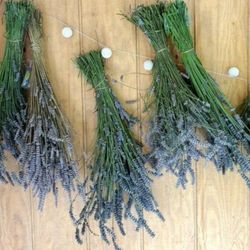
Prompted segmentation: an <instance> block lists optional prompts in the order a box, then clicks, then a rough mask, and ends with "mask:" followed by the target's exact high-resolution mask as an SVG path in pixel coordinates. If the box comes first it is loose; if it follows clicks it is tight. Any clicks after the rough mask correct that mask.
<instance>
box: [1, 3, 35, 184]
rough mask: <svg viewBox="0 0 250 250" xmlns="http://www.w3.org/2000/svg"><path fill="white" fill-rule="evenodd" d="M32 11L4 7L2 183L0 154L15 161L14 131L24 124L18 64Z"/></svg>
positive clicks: (20, 6) (15, 5)
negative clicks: (9, 156)
mask: <svg viewBox="0 0 250 250" xmlns="http://www.w3.org/2000/svg"><path fill="white" fill-rule="evenodd" d="M32 11H33V6H32V4H31V3H29V2H27V1H19V2H13V1H7V2H6V3H5V12H4V17H5V23H6V34H5V37H6V45H5V51H4V58H3V60H2V62H1V64H0V140H1V143H3V144H1V145H0V148H1V149H0V180H1V181H3V182H7V181H8V180H9V181H11V178H10V176H9V174H8V172H7V171H6V170H5V168H4V163H3V160H4V153H3V150H4V149H7V150H10V151H11V152H12V154H13V155H14V156H15V157H17V155H18V149H17V147H16V144H15V140H14V135H15V134H16V133H17V130H16V127H20V130H21V129H22V125H23V122H24V121H25V117H24V114H25V112H24V110H25V108H26V106H25V100H24V97H23V95H22V93H21V82H22V63H23V48H24V36H25V32H26V30H27V26H28V22H29V19H30V15H31V13H32ZM13 124H16V125H15V126H14V125H13ZM14 127H15V128H14ZM2 140H3V142H2ZM11 182H12V181H11Z"/></svg>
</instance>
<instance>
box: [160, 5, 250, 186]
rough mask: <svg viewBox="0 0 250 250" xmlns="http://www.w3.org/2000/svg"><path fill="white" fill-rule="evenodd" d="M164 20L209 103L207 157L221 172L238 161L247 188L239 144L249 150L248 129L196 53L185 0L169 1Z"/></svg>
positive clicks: (248, 162)
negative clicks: (208, 146)
mask: <svg viewBox="0 0 250 250" xmlns="http://www.w3.org/2000/svg"><path fill="white" fill-rule="evenodd" d="M164 20H165V29H166V33H167V34H168V33H170V34H171V36H172V38H173V41H174V43H175V45H176V46H177V48H178V49H179V51H180V53H181V58H182V61H183V63H184V66H185V68H186V71H187V73H188V75H189V77H190V78H191V80H192V85H193V88H194V89H195V91H196V94H197V96H198V97H199V98H200V99H201V100H202V101H204V102H207V103H209V104H210V107H211V112H210V113H209V116H210V120H211V125H212V126H213V127H214V128H215V131H216V132H214V133H213V134H210V141H211V143H212V144H213V148H208V153H207V155H206V158H207V159H208V160H213V161H214V163H215V165H216V167H217V170H218V171H222V172H223V173H224V172H225V171H226V170H233V169H234V164H235V165H238V166H239V173H240V174H241V175H242V177H243V179H244V180H245V181H246V183H247V185H248V186H249V188H250V179H249V172H250V158H249V156H248V155H244V153H242V152H241V151H240V148H239V146H243V147H244V149H245V151H246V152H249V150H250V148H249V145H250V144H249V141H250V135H249V130H248V129H247V128H246V125H245V124H244V122H243V121H242V120H241V118H240V116H239V115H238V114H237V113H236V111H235V108H234V107H232V105H231V104H230V102H229V101H228V100H227V98H226V97H225V95H224V94H223V93H222V91H221V90H220V88H219V86H218V84H217V83H216V81H215V80H214V79H213V78H212V77H211V76H210V75H209V74H208V73H207V71H206V70H205V69H204V67H203V66H202V64H201V62H200V60H199V58H198V57H197V55H196V53H195V51H194V45H193V40H192V36H191V34H190V31H189V20H188V10H187V6H186V4H185V3H184V1H182V0H176V1H175V2H173V3H171V4H169V6H168V8H167V11H166V13H165V14H164ZM243 151H244V150H243Z"/></svg>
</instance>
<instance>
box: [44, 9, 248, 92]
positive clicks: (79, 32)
mask: <svg viewBox="0 0 250 250" xmlns="http://www.w3.org/2000/svg"><path fill="white" fill-rule="evenodd" d="M45 15H46V16H48V17H50V18H52V19H55V20H57V21H58V22H59V23H61V24H63V25H65V26H69V27H71V28H72V29H73V30H74V31H75V32H76V33H78V34H80V35H82V36H84V37H86V38H87V39H89V40H90V41H93V42H95V43H97V44H99V45H100V46H102V47H109V48H111V49H112V50H113V51H117V52H120V53H127V54H130V55H133V56H136V57H141V58H146V59H151V60H153V58H152V57H151V56H147V55H141V54H138V53H134V52H131V51H128V50H123V49H115V48H112V47H110V46H108V45H106V44H105V43H103V42H100V41H98V40H97V39H95V38H93V37H91V36H90V35H88V34H87V33H85V32H82V31H80V30H78V29H76V28H74V27H73V26H71V25H69V24H68V23H66V22H64V21H63V20H61V19H60V18H58V17H56V16H53V15H50V14H47V13H46V12H45ZM192 50H193V49H192ZM188 52H189V51H188ZM206 70H207V72H209V73H211V74H214V75H218V76H222V77H225V78H229V79H230V80H232V79H237V80H240V81H244V82H247V79H245V78H242V77H237V78H233V77H230V76H228V75H227V74H223V73H219V72H216V71H211V70H208V69H206ZM136 74H138V73H136ZM116 81H117V80H116ZM117 83H119V84H122V85H124V86H125V87H128V88H132V89H136V90H139V91H140V90H141V91H146V90H148V89H149V88H147V89H140V88H136V87H132V86H131V85H130V84H126V83H124V82H122V81H117Z"/></svg>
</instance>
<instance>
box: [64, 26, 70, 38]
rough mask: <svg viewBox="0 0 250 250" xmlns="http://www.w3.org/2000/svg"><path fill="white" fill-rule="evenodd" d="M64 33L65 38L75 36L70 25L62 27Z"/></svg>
mask: <svg viewBox="0 0 250 250" xmlns="http://www.w3.org/2000/svg"><path fill="white" fill-rule="evenodd" d="M62 35H63V37H65V38H70V37H72V36H73V30H72V29H71V28H70V27H64V28H63V29H62Z"/></svg>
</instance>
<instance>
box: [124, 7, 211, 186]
mask: <svg viewBox="0 0 250 250" xmlns="http://www.w3.org/2000/svg"><path fill="white" fill-rule="evenodd" d="M165 8H166V5H165V4H164V3H162V2H159V3H156V4H153V5H150V6H139V7H137V8H136V9H135V10H134V11H133V13H132V15H131V17H126V18H127V19H128V20H129V21H131V22H132V23H134V24H135V25H136V26H138V27H139V28H140V29H141V30H142V31H143V32H144V34H145V35H146V36H147V37H148V39H149V42H150V43H151V45H152V46H153V48H154V49H155V51H156V58H155V61H154V69H153V83H152V90H153V94H154V99H153V100H152V101H151V105H152V107H151V108H152V109H151V112H152V114H151V115H152V118H151V127H150V131H149V138H148V142H149V145H150V147H151V149H152V153H151V155H150V161H151V162H152V163H153V166H155V170H156V174H158V175H160V174H161V170H162V169H163V168H165V169H166V170H167V171H170V172H172V173H173V174H174V175H176V176H177V178H178V181H177V186H179V185H181V186H182V187H184V188H185V184H186V183H187V182H188V176H187V175H188V174H190V175H191V177H192V180H193V181H194V171H193V169H192V159H194V160H196V161H197V160H199V158H200V157H201V156H202V155H203V154H202V151H203V150H204V148H206V147H208V145H207V143H206V142H205V140H204V139H203V138H202V137H198V135H197V134H196V129H197V128H203V129H205V130H206V129H209V122H208V119H207V114H208V112H209V105H207V103H205V102H201V101H200V100H199V99H198V98H197V97H196V96H195V95H194V94H193V93H192V92H191V91H190V89H189V88H188V87H187V84H186V83H185V82H184V80H183V79H182V77H181V75H180V73H179V71H178V69H177V68H176V66H175V64H174V62H173V60H172V58H171V55H170V51H169V49H168V46H167V42H166V36H165V31H164V26H163V18H162V13H163V12H164V11H165Z"/></svg>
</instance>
